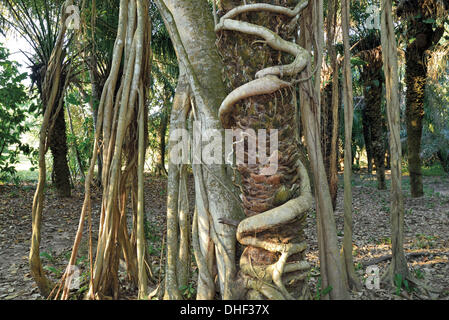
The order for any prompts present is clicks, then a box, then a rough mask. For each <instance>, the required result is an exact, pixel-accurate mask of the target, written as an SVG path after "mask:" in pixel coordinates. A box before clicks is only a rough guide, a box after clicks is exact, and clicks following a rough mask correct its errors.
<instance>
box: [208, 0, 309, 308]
mask: <svg viewBox="0 0 449 320" xmlns="http://www.w3.org/2000/svg"><path fill="white" fill-rule="evenodd" d="M282 2H286V1H282ZM285 4H287V5H288V2H286V3H285ZM307 4H308V1H300V2H299V3H298V4H297V6H296V7H295V8H294V9H289V8H287V7H284V6H274V5H270V4H265V3H258V4H247V5H243V6H240V7H235V8H233V9H232V10H230V11H229V12H228V13H226V14H225V15H224V16H223V17H221V19H220V21H219V22H218V23H217V25H216V28H215V30H216V32H223V34H222V35H221V36H220V39H221V41H222V43H220V50H221V51H222V54H223V56H224V60H225V64H227V65H230V67H229V68H228V69H227V70H225V75H226V76H227V77H228V79H230V88H229V89H230V90H229V91H230V93H229V95H228V96H227V97H226V98H225V99H224V100H223V102H222V104H221V107H220V110H219V116H220V119H221V121H222V124H223V126H225V127H228V128H229V127H232V128H235V129H238V130H239V132H243V133H242V135H241V136H240V137H239V136H238V137H236V141H237V142H236V143H235V144H237V145H239V144H244V145H245V146H246V142H245V139H244V136H245V137H246V136H248V138H249V141H253V142H257V145H258V146H259V155H258V157H253V155H252V154H249V153H248V152H245V154H244V160H249V159H250V158H252V159H254V158H256V163H255V164H254V163H249V164H248V163H246V162H245V161H243V162H245V163H244V164H241V163H238V166H237V169H238V171H239V173H240V175H241V179H242V187H241V191H242V200H243V206H244V211H245V214H246V216H247V218H246V219H244V220H242V221H241V222H240V224H238V227H237V233H236V235H237V240H238V241H239V242H240V243H241V244H242V245H243V246H245V249H244V252H243V254H242V256H241V259H240V276H241V278H242V280H243V283H244V284H245V287H246V289H247V293H246V298H247V299H275V300H285V299H303V298H306V297H307V295H308V287H307V283H306V281H305V279H306V278H307V272H308V270H309V269H310V266H309V264H308V263H307V261H305V254H304V253H305V250H306V248H307V245H306V243H305V237H304V234H303V231H302V230H303V228H304V223H305V220H306V213H307V211H308V210H309V209H310V207H311V206H312V201H313V197H312V194H311V188H310V181H309V177H308V173H307V170H306V169H305V167H304V165H303V163H302V162H301V161H300V157H299V147H298V141H297V140H296V136H297V135H296V134H295V130H296V128H297V126H296V118H295V116H294V114H295V110H296V102H297V100H296V94H295V92H294V90H292V89H291V87H292V83H294V82H295V79H296V77H297V76H298V75H299V74H300V73H301V72H302V71H303V70H304V69H305V67H306V66H307V64H308V63H309V61H310V59H311V58H310V57H311V56H310V53H309V52H308V51H306V50H305V49H303V48H302V47H301V46H299V45H297V44H296V43H294V42H289V41H286V40H284V39H285V38H287V37H289V38H290V37H291V36H292V34H293V35H294V31H293V29H292V28H291V26H292V25H294V23H293V22H295V23H296V21H297V20H298V18H299V14H300V13H301V11H302V9H304V8H305V7H306V6H307ZM238 15H242V19H244V18H246V19H248V20H256V23H260V24H261V23H264V25H266V26H267V27H263V26H260V25H258V24H255V23H250V22H246V21H238V20H234V19H233V18H235V17H236V16H238ZM272 15H275V18H273V17H272ZM266 21H269V22H268V23H267V22H266ZM268 27H270V29H268ZM271 29H275V30H276V32H274V31H272V30H271ZM229 32H234V33H233V35H232V40H231V37H230V36H229ZM278 33H279V34H278ZM260 38H262V39H263V41H261V40H260ZM230 41H237V43H238V44H239V43H240V46H239V49H237V46H236V49H235V51H236V52H232V54H229V50H227V48H229V47H232V45H231V44H230V43H229V42H230ZM252 41H254V42H252ZM251 42H252V44H255V43H258V44H259V43H263V46H262V45H261V48H260V50H258V51H257V52H258V55H257V57H254V59H251V58H248V59H247V60H248V61H246V60H243V61H245V62H247V63H248V64H247V65H246V66H243V70H241V69H240V68H242V67H241V66H239V65H238V62H239V61H240V60H241V59H243V57H238V54H240V55H241V56H246V57H251V56H254V53H252V50H253V48H251V47H250V46H251V45H250V44H251ZM271 49H274V50H278V51H280V52H278V53H274V52H273V50H271ZM236 55H237V57H236ZM291 55H293V56H294V59H293V60H292V59H291ZM275 61H279V62H280V64H281V65H279V66H269V64H272V63H274V62H275ZM261 65H264V66H265V68H263V69H262V70H260V66H261ZM248 74H254V75H255V79H254V80H250V79H248V78H249V77H248V76H246V75H248ZM262 128H263V129H266V130H267V131H268V130H277V131H278V136H279V138H280V142H279V144H278V149H277V150H275V151H274V152H272V153H271V154H270V155H269V156H268V158H269V159H270V163H269V165H270V168H268V164H267V162H266V161H264V160H266V159H264V158H266V156H265V155H261V154H260V152H264V151H265V150H260V146H261V145H263V146H270V149H272V146H273V141H271V139H267V140H266V141H262V140H261V139H266V138H262V137H261V136H257V137H256V136H254V134H253V133H252V132H255V131H256V130H258V129H262ZM272 133H273V131H272ZM270 138H271V137H270ZM238 147H239V146H237V148H238ZM240 150H241V149H240ZM274 158H276V159H275V160H277V163H278V167H277V168H278V170H277V171H276V172H271V171H272V170H270V169H271V168H272V167H271V165H272V161H271V160H273V159H274ZM248 162H251V161H248ZM224 223H226V222H224Z"/></svg>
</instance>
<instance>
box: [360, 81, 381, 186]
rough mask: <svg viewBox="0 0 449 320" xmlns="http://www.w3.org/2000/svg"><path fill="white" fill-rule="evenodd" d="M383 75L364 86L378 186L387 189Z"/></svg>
mask: <svg viewBox="0 0 449 320" xmlns="http://www.w3.org/2000/svg"><path fill="white" fill-rule="evenodd" d="M381 79H382V78H381V75H380V77H378V78H377V79H375V81H374V79H373V80H372V82H371V86H368V85H366V86H365V88H364V94H365V101H366V107H365V108H366V111H365V112H366V116H367V118H368V119H369V120H368V121H369V123H370V134H371V139H370V142H371V148H372V149H371V150H372V155H373V158H374V163H375V165H376V175H377V187H378V189H379V190H385V189H386V184H385V142H384V135H383V128H384V126H383V117H382V108H381V107H382V82H381Z"/></svg>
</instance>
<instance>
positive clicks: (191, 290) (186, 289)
mask: <svg viewBox="0 0 449 320" xmlns="http://www.w3.org/2000/svg"><path fill="white" fill-rule="evenodd" d="M179 291H181V294H182V295H183V297H184V298H185V299H187V300H192V299H193V297H195V293H196V290H195V287H194V286H193V284H191V283H189V284H188V285H186V286H181V287H180V288H179Z"/></svg>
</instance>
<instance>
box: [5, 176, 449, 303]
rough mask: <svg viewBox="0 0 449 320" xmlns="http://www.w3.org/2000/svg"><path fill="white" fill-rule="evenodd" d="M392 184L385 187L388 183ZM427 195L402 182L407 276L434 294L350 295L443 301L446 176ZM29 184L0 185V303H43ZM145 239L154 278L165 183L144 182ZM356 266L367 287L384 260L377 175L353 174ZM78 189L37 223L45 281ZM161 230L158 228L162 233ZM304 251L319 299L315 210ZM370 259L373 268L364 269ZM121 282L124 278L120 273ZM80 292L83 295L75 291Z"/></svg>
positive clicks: (447, 269)
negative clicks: (32, 267)
mask: <svg viewBox="0 0 449 320" xmlns="http://www.w3.org/2000/svg"><path fill="white" fill-rule="evenodd" d="M388 182H390V181H388ZM424 184H425V196H424V197H422V198H420V199H411V198H410V185H409V180H408V177H406V176H404V179H403V188H404V198H405V250H406V253H413V254H412V256H410V257H409V258H408V262H409V267H410V269H411V274H412V275H413V276H415V277H416V278H418V279H419V280H420V281H421V282H423V283H425V284H426V285H427V286H430V287H432V288H434V289H436V290H437V291H438V292H428V293H417V292H412V291H410V292H407V290H402V291H401V293H400V294H399V295H397V294H396V293H397V292H395V291H396V290H394V289H393V290H392V289H390V290H387V289H385V288H382V287H380V288H379V289H376V288H374V289H371V290H369V289H367V288H366V286H364V289H363V291H362V292H360V293H356V292H354V293H353V294H352V297H353V299H363V300H367V299H370V300H373V299H374V300H391V299H433V300H434V299H445V300H448V299H449V176H448V175H445V176H433V177H424ZM189 189H190V194H191V196H190V199H191V209H192V208H193V193H194V189H193V182H192V181H190V182H189ZM34 190H35V183H22V184H20V185H0V300H36V299H42V298H41V297H40V295H39V292H38V289H37V287H36V285H35V283H34V281H33V279H32V278H31V275H30V273H29V266H28V260H27V259H28V254H29V246H30V234H31V206H32V201H33V195H34ZM145 190H146V196H145V197H146V212H147V223H146V231H147V239H148V240H149V250H150V254H151V257H152V259H153V261H152V265H153V271H154V273H155V278H156V279H157V280H158V281H160V280H161V278H162V276H161V270H162V269H161V268H160V266H161V262H162V264H163V259H162V258H161V248H163V243H164V235H165V213H166V179H163V178H154V177H150V176H149V177H148V179H147V181H146V189H145ZM342 191H343V190H342V188H340V191H339V196H338V206H337V211H336V222H337V229H338V236H339V239H340V240H341V239H342V238H343V231H342V230H343V212H342V211H343V209H342V208H343V206H342V201H343V200H342V199H343V193H342ZM353 194H354V202H353V204H354V251H353V254H354V261H355V264H356V272H357V273H358V275H359V276H360V279H361V280H363V281H365V280H364V279H366V277H367V274H366V272H367V267H368V265H369V264H374V265H375V266H377V268H378V270H379V273H380V274H382V273H383V272H384V271H385V268H386V266H388V264H389V261H388V260H385V261H382V262H379V263H375V262H376V261H374V262H373V259H375V258H379V257H383V256H386V255H388V254H389V253H390V249H391V237H390V222H389V221H390V220H389V211H390V209H389V208H390V205H389V195H390V192H389V191H379V190H377V188H376V180H375V177H374V176H372V175H368V174H356V175H354V183H353ZM83 198H84V195H83V188H82V186H78V187H77V188H76V189H75V190H74V192H73V195H72V198H69V199H62V200H61V199H58V198H57V197H56V195H55V192H54V190H52V188H50V187H49V188H47V191H46V200H45V209H44V217H43V229H42V242H41V257H42V262H43V265H44V268H45V270H46V272H47V274H48V276H49V277H50V278H51V279H53V280H54V281H57V280H58V278H59V277H60V275H61V273H62V272H63V270H64V268H65V267H66V264H67V261H68V259H69V257H70V252H71V247H72V245H73V240H74V237H75V234H76V230H77V228H78V222H79V214H80V212H81V207H82V203H83ZM100 199H101V194H100V192H99V190H96V191H94V193H93V202H92V208H93V212H94V219H93V220H94V221H93V231H94V232H93V238H94V242H95V234H96V231H97V230H98V211H99V204H100ZM161 226H164V227H162V228H161ZM84 234H85V236H84V237H83V239H84V240H83V242H82V245H81V250H80V254H79V255H78V256H79V259H78V262H77V265H78V266H80V267H81V270H82V275H83V276H84V277H87V273H86V271H85V270H87V266H88V261H87V260H88V259H87V256H88V254H87V252H88V245H87V243H88V242H87V239H88V236H87V235H88V230H87V228H85V230H84ZM306 234H307V237H308V243H309V251H308V254H307V257H308V260H309V262H310V263H311V265H312V270H311V277H310V285H311V291H312V293H313V294H314V297H318V296H319V294H317V283H318V279H319V277H318V273H319V271H318V270H319V266H318V250H317V241H316V225H315V212H314V211H310V213H309V216H308V225H307V229H306ZM369 261H371V263H367V262H369ZM120 278H121V279H124V273H123V271H122V274H121V277H120ZM125 282H126V281H124V280H123V283H122V284H123V286H122V297H121V298H123V299H130V298H133V297H135V290H134V289H132V288H129V287H128V286H127V285H126V284H125ZM83 289H85V287H84V288H83V287H82V289H81V291H82V290H83Z"/></svg>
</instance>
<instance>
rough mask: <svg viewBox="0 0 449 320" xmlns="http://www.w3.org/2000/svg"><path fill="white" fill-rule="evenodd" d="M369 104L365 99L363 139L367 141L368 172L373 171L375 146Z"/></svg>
mask: <svg viewBox="0 0 449 320" xmlns="http://www.w3.org/2000/svg"><path fill="white" fill-rule="evenodd" d="M367 109H368V105H367V103H366V100H365V105H364V106H363V111H362V122H363V139H364V141H365V149H366V157H367V161H368V173H370V174H371V173H372V172H373V146H372V141H371V123H370V119H369V117H368V113H367Z"/></svg>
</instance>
